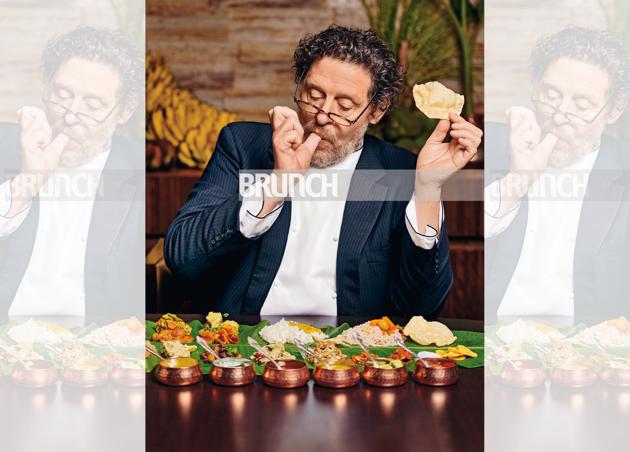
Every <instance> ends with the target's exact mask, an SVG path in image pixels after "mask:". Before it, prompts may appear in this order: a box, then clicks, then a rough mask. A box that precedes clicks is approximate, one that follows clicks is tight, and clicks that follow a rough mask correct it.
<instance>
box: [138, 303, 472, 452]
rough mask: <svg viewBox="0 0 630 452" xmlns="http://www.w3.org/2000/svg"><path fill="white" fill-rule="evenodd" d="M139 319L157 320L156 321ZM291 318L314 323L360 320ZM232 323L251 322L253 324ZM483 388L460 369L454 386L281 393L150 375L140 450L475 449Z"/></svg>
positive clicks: (466, 325) (258, 385)
mask: <svg viewBox="0 0 630 452" xmlns="http://www.w3.org/2000/svg"><path fill="white" fill-rule="evenodd" d="M147 318H148V319H150V320H156V319H157V318H159V315H147ZM182 318H183V319H184V320H186V321H191V320H193V319H195V318H197V319H202V317H201V316H190V315H188V316H186V315H183V316H182ZM294 319H295V320H301V321H306V322H309V323H311V324H315V325H326V324H328V325H339V324H341V323H343V322H348V323H350V324H351V325H353V324H357V323H361V322H363V321H365V320H366V319H361V318H345V317H339V318H321V317H310V318H291V320H294ZM234 320H236V321H238V322H240V323H243V324H255V323H257V322H258V321H259V320H260V319H259V318H258V317H243V318H237V317H234ZM269 320H271V321H275V320H276V319H274V318H269ZM393 320H394V321H396V322H399V323H402V322H404V321H405V320H406V319H393ZM443 321H444V323H446V324H447V325H448V326H449V327H450V328H451V329H466V330H473V331H481V330H482V328H483V324H482V322H479V321H466V320H448V319H445V320H443ZM403 324H404V323H403ZM483 389H484V382H483V368H477V369H462V368H460V380H459V382H458V383H457V384H456V385H454V386H450V387H444V388H433V387H427V386H421V385H419V384H417V383H415V382H413V381H411V380H410V381H409V382H407V384H405V385H404V386H401V387H399V388H388V389H385V388H375V387H370V386H367V385H365V384H363V383H360V384H359V385H358V386H356V387H353V388H349V389H327V388H322V387H319V386H317V385H314V384H313V381H312V380H311V381H310V382H309V384H308V386H307V387H304V388H299V389H288V390H287V389H275V388H271V387H268V386H266V385H264V383H263V382H262V380H261V379H260V378H257V379H256V382H255V383H254V384H253V385H249V386H245V387H242V388H226V387H221V386H217V385H214V384H212V383H211V382H210V381H209V380H208V378H207V377H205V378H204V380H203V381H202V382H201V383H199V384H196V385H193V386H189V387H186V388H174V387H168V386H164V385H162V384H160V383H158V382H156V381H155V379H154V378H153V376H152V375H150V376H149V375H148V376H147V380H146V407H147V412H146V413H147V414H146V430H147V438H146V441H147V442H146V445H147V451H158V450H160V451H162V450H181V451H184V450H187V451H198V450H199V451H200V450H217V451H230V452H231V451H256V452H266V451H274V452H283V451H286V452H294V451H295V452H310V451H321V452H335V451H354V450H357V451H362V452H369V451H375V452H387V451H389V450H391V451H392V452H393V451H394V450H395V451H396V452H401V451H419V450H433V451H457V452H460V451H481V450H483V427H484V424H483V418H484V416H483V400H484V391H483Z"/></svg>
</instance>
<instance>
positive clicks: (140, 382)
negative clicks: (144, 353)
mask: <svg viewBox="0 0 630 452" xmlns="http://www.w3.org/2000/svg"><path fill="white" fill-rule="evenodd" d="M145 375H146V374H145V371H144V369H142V368H140V367H125V366H124V365H123V363H116V364H114V366H113V367H112V370H111V372H110V373H109V378H110V379H111V380H112V381H113V382H114V383H116V384H119V385H122V386H131V387H138V386H144V384H145Z"/></svg>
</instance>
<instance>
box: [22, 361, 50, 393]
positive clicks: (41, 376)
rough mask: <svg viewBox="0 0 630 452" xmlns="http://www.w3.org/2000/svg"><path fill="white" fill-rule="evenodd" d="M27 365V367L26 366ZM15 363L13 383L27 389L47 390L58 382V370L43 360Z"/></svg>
mask: <svg viewBox="0 0 630 452" xmlns="http://www.w3.org/2000/svg"><path fill="white" fill-rule="evenodd" d="M24 364H26V367H25V366H24ZM24 364H22V363H21V362H17V363H15V365H14V366H13V370H12V372H11V379H12V380H13V383H15V384H16V385H19V386H24V387H27V388H45V387H46V386H50V385H52V384H54V383H55V382H56V381H57V369H56V368H55V365H54V364H53V363H51V362H50V361H45V360H43V359H39V360H29V361H25V362H24Z"/></svg>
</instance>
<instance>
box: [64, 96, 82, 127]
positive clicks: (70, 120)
mask: <svg viewBox="0 0 630 452" xmlns="http://www.w3.org/2000/svg"><path fill="white" fill-rule="evenodd" d="M79 104H80V100H79V99H75V100H74V101H73V102H72V104H70V105H69V106H68V110H67V111H66V114H65V115H63V121H64V122H65V123H66V124H67V125H69V126H72V125H74V124H76V123H77V122H79V118H78V117H77V114H76V112H77V111H78V108H79V106H80V105H79Z"/></svg>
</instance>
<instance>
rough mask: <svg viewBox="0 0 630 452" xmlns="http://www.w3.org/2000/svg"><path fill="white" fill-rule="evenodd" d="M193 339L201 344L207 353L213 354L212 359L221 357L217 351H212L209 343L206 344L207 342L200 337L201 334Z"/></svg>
mask: <svg viewBox="0 0 630 452" xmlns="http://www.w3.org/2000/svg"><path fill="white" fill-rule="evenodd" d="M195 340H196V341H197V343H198V344H199V345H201V348H203V349H204V350H205V351H207V352H208V353H209V354H211V355H212V356H214V359H221V357H220V356H219V354H218V353H217V352H215V351H214V349H213V348H212V347H210V345H208V343H207V342H206V340H205V339H204V338H203V337H201V336H197V337H196V338H195Z"/></svg>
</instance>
